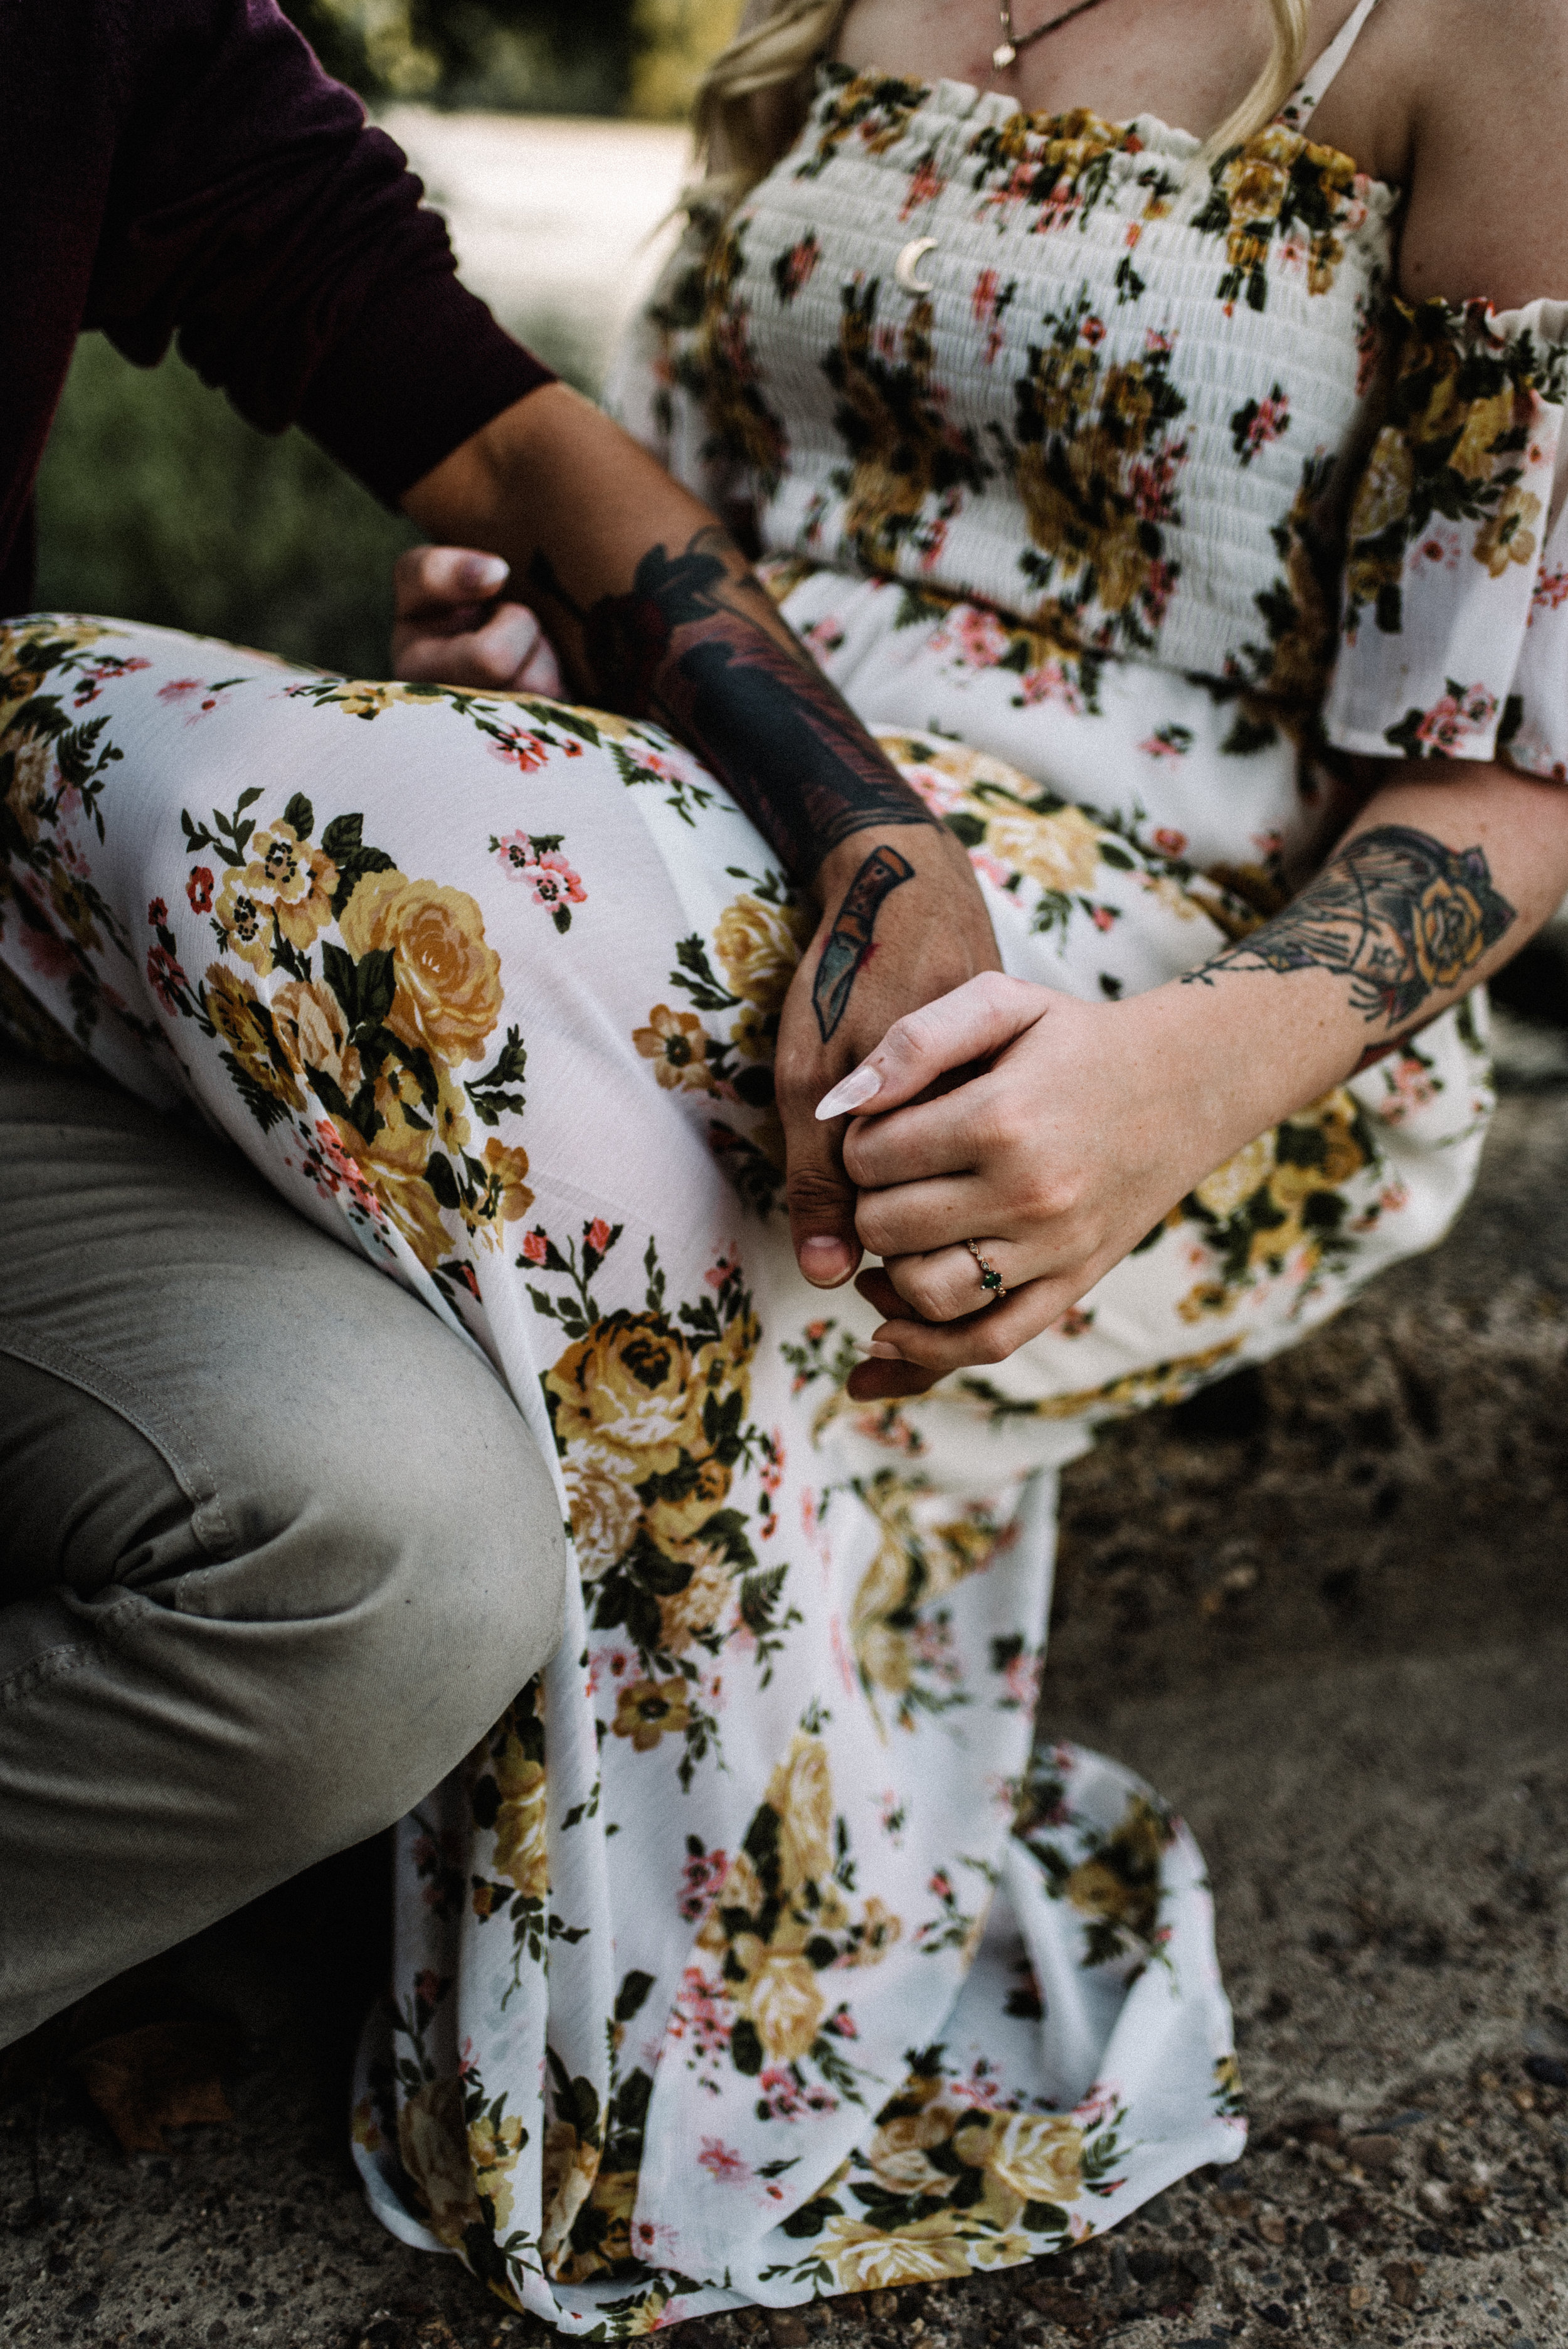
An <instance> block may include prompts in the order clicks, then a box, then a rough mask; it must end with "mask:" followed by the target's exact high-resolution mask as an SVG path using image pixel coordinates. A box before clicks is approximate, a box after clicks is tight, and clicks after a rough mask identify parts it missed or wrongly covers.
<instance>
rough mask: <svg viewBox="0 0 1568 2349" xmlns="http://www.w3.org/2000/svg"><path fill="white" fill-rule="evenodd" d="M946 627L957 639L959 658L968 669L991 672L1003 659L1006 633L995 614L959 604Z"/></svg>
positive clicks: (1003, 625)
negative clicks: (980, 669)
mask: <svg viewBox="0 0 1568 2349" xmlns="http://www.w3.org/2000/svg"><path fill="white" fill-rule="evenodd" d="M949 626H951V628H952V631H953V634H954V636H956V637H957V639H958V649H959V657H960V659H962V660H963V661H965V663H966V664H967V665H968V667H970V668H995V666H996V664H997V662H998V661H1000V660H1004V659H1006V653H1007V645H1008V641H1009V639H1008V631H1007V628H1006V624H1005V622H1003V621H1002V620H1001V619H1000V618H999V617H998V616H997V615H996V614H995V612H988V611H985V610H983V609H982V608H981V606H980V605H977V604H960V605H959V606H958V607H957V609H956V610H955V611H954V613H953V615H952V617H951V619H950V622H949Z"/></svg>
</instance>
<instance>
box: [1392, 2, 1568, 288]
mask: <svg viewBox="0 0 1568 2349" xmlns="http://www.w3.org/2000/svg"><path fill="white" fill-rule="evenodd" d="M1384 5H1389V0H1384ZM1396 11H1397V12H1398V16H1399V17H1400V18H1401V19H1403V20H1404V28H1405V30H1406V32H1407V35H1408V29H1409V28H1410V27H1411V26H1414V27H1416V28H1418V34H1419V38H1418V41H1415V40H1408V87H1409V93H1410V104H1409V145H1410V165H1409V171H1408V211H1407V217H1406V221H1405V226H1404V233H1403V235H1402V237H1401V240H1400V254H1399V281H1400V286H1401V290H1402V291H1403V292H1404V294H1405V295H1407V297H1408V298H1412V299H1417V300H1423V299H1427V298H1429V297H1430V296H1433V295H1436V296H1439V297H1440V298H1441V299H1443V300H1444V301H1446V302H1449V303H1450V304H1452V305H1456V306H1458V305H1463V304H1465V303H1467V302H1470V301H1473V300H1484V301H1489V302H1491V304H1492V305H1494V306H1495V307H1496V308H1497V309H1498V310H1500V311H1508V310H1514V309H1519V308H1522V307H1523V306H1524V305H1527V304H1530V303H1532V302H1534V301H1537V300H1539V299H1541V298H1542V297H1549V298H1552V299H1556V300H1560V299H1563V298H1564V297H1568V141H1565V140H1564V139H1563V121H1564V119H1568V9H1564V8H1563V7H1562V6H1561V5H1559V0H1487V6H1486V8H1485V10H1484V12H1480V14H1479V16H1478V12H1477V10H1476V9H1475V7H1474V6H1473V5H1470V0H1420V4H1419V5H1414V0H1392V5H1391V6H1390V22H1391V23H1392V22H1393V21H1394V17H1395V13H1396Z"/></svg>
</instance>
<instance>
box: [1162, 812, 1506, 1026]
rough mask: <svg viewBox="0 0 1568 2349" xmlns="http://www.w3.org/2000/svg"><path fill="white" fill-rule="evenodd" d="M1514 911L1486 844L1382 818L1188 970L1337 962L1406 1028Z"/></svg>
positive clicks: (1459, 976) (1455, 983) (1205, 978)
mask: <svg viewBox="0 0 1568 2349" xmlns="http://www.w3.org/2000/svg"><path fill="white" fill-rule="evenodd" d="M1516 919H1517V916H1516V914H1515V912H1514V908H1513V907H1512V906H1511V905H1510V904H1509V902H1508V900H1507V898H1506V897H1504V896H1502V895H1500V894H1499V892H1498V891H1497V890H1496V889H1494V888H1493V886H1492V881H1491V867H1490V865H1489V864H1487V861H1486V858H1485V856H1484V854H1482V852H1481V851H1480V849H1479V848H1464V849H1454V848H1449V847H1446V846H1445V845H1444V843H1443V842H1442V841H1440V840H1434V839H1433V838H1432V837H1431V835H1430V834H1429V833H1425V832H1415V831H1412V830H1411V828H1410V827H1409V825H1408V824H1403V823H1385V824H1379V825H1378V826H1377V830H1376V831H1374V832H1364V833H1360V834H1358V835H1357V838H1356V839H1354V840H1352V841H1350V842H1349V843H1347V845H1346V847H1344V848H1343V849H1341V851H1340V852H1339V854H1338V855H1337V856H1335V857H1333V858H1331V859H1330V861H1329V863H1328V864H1326V865H1325V867H1324V869H1323V871H1322V872H1321V873H1320V874H1318V876H1317V878H1316V879H1315V881H1313V882H1311V883H1309V884H1308V885H1307V887H1306V888H1305V889H1304V890H1303V891H1302V893H1301V895H1300V896H1299V897H1297V898H1295V899H1294V900H1293V902H1292V903H1291V904H1290V905H1286V906H1285V907H1284V909H1283V910H1282V911H1281V912H1280V913H1277V914H1276V915H1274V918H1273V919H1272V921H1268V922H1265V923H1264V926H1263V927H1262V929H1259V930H1253V932H1252V933H1251V935H1250V936H1247V937H1245V938H1243V939H1241V940H1240V941H1239V942H1238V943H1237V944H1236V945H1235V946H1233V947H1227V948H1226V950H1225V952H1224V953H1223V954H1221V955H1216V956H1215V957H1214V959H1213V961H1212V962H1208V963H1205V964H1204V965H1203V966H1202V969H1200V970H1191V971H1188V972H1186V973H1185V974H1184V977H1185V978H1187V980H1189V981H1193V980H1201V981H1202V983H1203V985H1205V986H1212V984H1213V982H1214V980H1215V978H1218V977H1219V975H1220V974H1221V973H1222V972H1223V971H1239V970H1254V971H1255V970H1270V971H1292V970H1330V971H1336V972H1339V973H1341V974H1342V975H1343V976H1344V977H1345V978H1348V979H1349V981H1350V1002H1351V1007H1352V1009H1355V1010H1357V1011H1359V1012H1360V1013H1361V1015H1362V1017H1363V1019H1367V1020H1368V1021H1372V1020H1380V1021H1382V1022H1383V1023H1384V1024H1385V1025H1386V1026H1387V1027H1388V1028H1389V1029H1404V1028H1408V1027H1409V1026H1411V1025H1413V1024H1418V1022H1419V1019H1420V1017H1421V1015H1422V1013H1423V1011H1424V1010H1425V1009H1426V1007H1427V1005H1428V1004H1429V1002H1430V1000H1431V999H1432V997H1433V996H1435V995H1446V994H1447V993H1449V990H1450V989H1452V988H1462V987H1464V986H1466V985H1467V984H1469V983H1470V978H1471V975H1472V974H1473V973H1474V972H1475V970H1476V967H1477V965H1478V964H1479V963H1480V959H1481V957H1482V956H1483V955H1485V954H1486V952H1487V951H1488V949H1489V948H1490V947H1494V946H1495V945H1496V944H1497V942H1498V940H1499V939H1500V938H1501V936H1502V935H1503V932H1504V931H1505V930H1506V929H1508V927H1509V926H1510V925H1511V923H1512V922H1513V921H1514V920H1516Z"/></svg>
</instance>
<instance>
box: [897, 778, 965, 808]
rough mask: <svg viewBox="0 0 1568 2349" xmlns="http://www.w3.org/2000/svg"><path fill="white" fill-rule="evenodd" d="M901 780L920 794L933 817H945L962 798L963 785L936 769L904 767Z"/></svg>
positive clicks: (957, 779)
mask: <svg viewBox="0 0 1568 2349" xmlns="http://www.w3.org/2000/svg"><path fill="white" fill-rule="evenodd" d="M903 779H904V781H905V782H906V783H908V784H909V785H910V786H911V788H912V789H913V790H914V791H917V792H919V793H920V796H921V798H922V799H923V801H924V802H925V804H926V806H927V807H928V808H929V809H930V810H931V812H932V814H933V815H938V816H941V815H946V814H947V813H948V812H949V811H950V810H951V809H953V808H955V807H956V806H957V805H958V802H959V801H960V800H961V799H962V798H963V797H964V785H963V783H962V781H960V780H959V778H958V777H957V776H955V775H944V774H943V773H942V772H941V771H940V769H938V768H936V767H905V768H904V770H903Z"/></svg>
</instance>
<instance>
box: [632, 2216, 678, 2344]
mask: <svg viewBox="0 0 1568 2349" xmlns="http://www.w3.org/2000/svg"><path fill="white" fill-rule="evenodd" d="M678 2240H679V2238H678V2237H677V2235H676V2230H675V2229H674V2228H673V2227H666V2226H665V2223H664V2221H663V2220H661V2219H634V2220H633V2221H632V2249H633V2251H634V2252H635V2253H636V2255H637V2257H638V2259H640V2260H642V2261H644V2262H645V2264H646V2265H647V2266H649V2267H660V2266H662V2265H664V2264H665V2259H666V2257H667V2255H668V2254H669V2253H670V2252H672V2251H674V2250H675V2248H676V2243H677V2241H678ZM665 2317H666V2318H669V2310H668V2309H666V2310H665ZM671 2321H673V2322H678V2319H675V2320H671ZM661 2329H662V2328H661Z"/></svg>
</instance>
